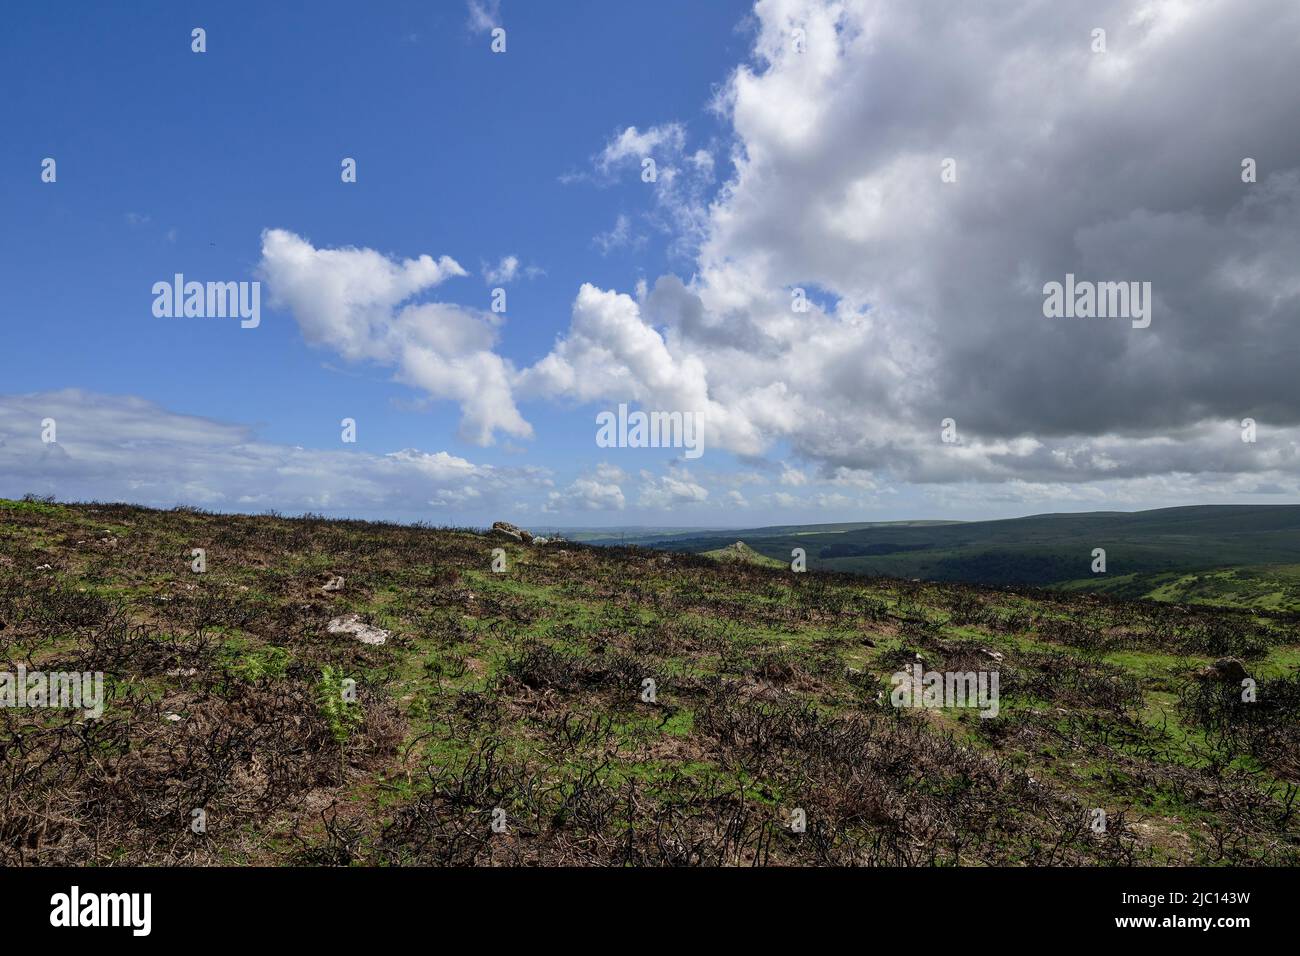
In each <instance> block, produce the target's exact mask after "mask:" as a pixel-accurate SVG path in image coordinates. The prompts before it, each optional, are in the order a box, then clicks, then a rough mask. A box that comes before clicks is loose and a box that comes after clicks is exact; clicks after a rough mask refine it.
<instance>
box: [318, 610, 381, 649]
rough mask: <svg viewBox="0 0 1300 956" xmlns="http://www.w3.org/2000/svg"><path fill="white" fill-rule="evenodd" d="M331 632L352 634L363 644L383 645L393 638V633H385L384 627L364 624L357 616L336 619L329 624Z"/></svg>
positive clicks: (351, 615)
mask: <svg viewBox="0 0 1300 956" xmlns="http://www.w3.org/2000/svg"><path fill="white" fill-rule="evenodd" d="M329 632H330V633H331V634H352V635H353V636H355V637H356V639H357V640H358V641H360V642H361V643H362V644H383V643H384V642H385V641H387V640H388V638H389V637H391V636H392V634H391V632H389V631H385V630H384V629H383V628H382V627H375V626H374V625H371V624H365V623H363V622H362V621H361V618H360V617H359V616H358V615H356V614H349V615H347V616H346V617H336V618H334V620H332V621H330V622H329Z"/></svg>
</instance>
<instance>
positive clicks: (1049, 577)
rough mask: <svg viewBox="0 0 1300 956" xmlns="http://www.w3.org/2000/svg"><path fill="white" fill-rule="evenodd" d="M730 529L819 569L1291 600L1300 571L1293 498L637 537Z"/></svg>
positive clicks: (720, 539) (701, 538)
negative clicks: (1098, 553) (1096, 554)
mask: <svg viewBox="0 0 1300 956" xmlns="http://www.w3.org/2000/svg"><path fill="white" fill-rule="evenodd" d="M737 539H742V540H743V541H744V542H745V543H746V545H747V546H748V547H750V548H752V549H753V550H754V551H756V552H757V553H758V554H761V555H764V556H766V557H768V558H771V559H773V560H775V561H780V562H782V563H785V564H788V563H789V562H790V557H791V552H792V551H793V549H795V548H803V549H804V551H805V552H806V554H807V559H808V566H809V567H810V568H819V569H822V570H834V571H849V572H854V573H859V574H879V575H888V576H891V577H905V578H921V579H924V580H932V581H962V582H968V583H973V584H984V585H1035V586H1040V587H1063V588H1069V589H1071V590H1094V591H1102V592H1107V593H1111V594H1115V595H1116V596H1122V597H1128V598H1152V599H1156V600H1182V599H1189V600H1194V601H1199V602H1201V603H1224V604H1242V605H1244V606H1256V607H1274V608H1282V609H1300V573H1298V572H1297V568H1296V567H1293V566H1300V505H1194V506H1189V507H1182V508H1160V509H1156V510H1152V511H1138V512H1120V511H1099V512H1085V513H1080V514H1044V515H1033V516H1030V517H1025V518H1012V519H1006V520H1000V521H966V522H888V523H872V524H862V525H807V526H797V525H796V526H784V527H772V528H754V529H748V530H742V531H727V532H717V533H712V532H710V533H703V534H701V533H695V534H692V535H689V536H680V537H661V538H657V539H655V540H653V541H647V542H645V543H646V544H647V545H648V546H651V547H658V548H665V549H672V550H688V551H697V552H701V553H711V552H715V551H717V550H718V549H720V548H724V547H726V546H727V545H729V544H731V543H732V542H734V541H735V540H737ZM1096 548H1101V549H1104V550H1105V552H1106V573H1105V574H1094V573H1093V572H1092V562H1093V550H1094V549H1096ZM1247 569H1249V573H1247ZM1229 570H1231V571H1233V572H1234V573H1233V574H1231V575H1228V574H1226V573H1221V574H1219V575H1217V576H1216V577H1214V578H1212V579H1211V578H1207V577H1206V576H1205V574H1204V572H1209V571H1221V572H1227V571H1229ZM1189 574H1191V575H1193V576H1192V577H1191V578H1188V577H1187V575H1189Z"/></svg>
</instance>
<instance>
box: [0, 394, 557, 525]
mask: <svg viewBox="0 0 1300 956" xmlns="http://www.w3.org/2000/svg"><path fill="white" fill-rule="evenodd" d="M46 418H52V419H54V421H55V423H56V429H57V432H56V437H57V444H54V445H47V444H44V443H42V441H41V431H42V425H41V422H42V420H44V419H46ZM551 484H552V483H551V479H550V477H549V472H547V471H546V470H545V469H541V468H500V467H497V466H492V465H482V464H475V463H473V462H470V461H468V460H466V459H464V458H461V457H458V456H456V455H451V454H449V453H447V452H445V451H439V452H433V453H430V452H423V451H420V450H418V449H414V448H406V449H402V450H399V451H395V452H391V453H388V454H373V453H369V452H363V451H359V450H355V449H346V450H345V449H343V448H340V449H339V450H320V449H307V448H301V447H297V446H289V445H277V444H274V443H270V442H264V441H260V440H258V439H257V438H256V436H255V435H254V434H253V432H252V430H251V429H249V428H247V427H245V426H242V425H235V424H230V423H225V422H218V421H214V420H212V419H207V418H201V417H198V416H194V415H184V414H179V413H176V412H172V411H169V410H167V409H165V408H162V407H161V406H159V405H156V404H154V403H152V402H149V401H146V400H144V399H141V398H137V397H132V396H116V395H101V394H94V393H89V392H82V391H78V390H73V389H68V390H64V391H58V392H41V393H33V394H26V395H0V495H4V496H10V497H12V496H18V495H22V494H26V493H28V492H31V493H36V494H53V495H55V496H56V497H58V498H60V499H64V500H92V499H93V500H100V501H132V502H136V503H140V504H145V505H153V506H159V507H171V506H173V505H177V504H189V505H198V506H202V507H206V508H211V509H216V510H251V509H255V508H259V507H260V508H275V509H279V510H284V511H321V512H331V511H332V512H341V513H346V514H394V513H400V514H405V515H408V516H411V517H415V516H419V515H420V514H423V513H427V512H428V511H429V510H430V509H431V508H433V509H439V508H455V509H457V516H458V517H460V516H461V515H463V514H464V511H463V509H464V508H465V507H466V506H468V505H475V506H477V507H478V508H479V510H480V511H482V512H483V514H484V516H485V517H486V515H487V514H489V513H490V511H491V510H492V509H495V508H498V507H505V504H506V502H508V501H510V500H512V499H514V498H516V497H518V496H520V495H526V494H530V493H531V494H542V493H545V492H546V491H547V490H548V489H549V488H550V487H551Z"/></svg>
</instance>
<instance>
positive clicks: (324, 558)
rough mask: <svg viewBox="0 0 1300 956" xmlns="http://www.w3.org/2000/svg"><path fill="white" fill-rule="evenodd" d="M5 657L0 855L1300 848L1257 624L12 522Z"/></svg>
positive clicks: (1027, 856)
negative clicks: (23, 687)
mask: <svg viewBox="0 0 1300 956" xmlns="http://www.w3.org/2000/svg"><path fill="white" fill-rule="evenodd" d="M961 527H965V526H959V529H960V528H961ZM959 529H957V530H959ZM945 532H946V529H945V528H944V527H934V528H927V529H916V530H915V532H909V533H925V534H942V533H945ZM849 533H850V534H852V533H855V532H849ZM1216 533H1218V532H1217V531H1216ZM734 541H735V538H734V537H733V538H732V539H730V540H729V541H727V542H726V544H731V543H734ZM745 541H746V542H747V543H751V544H752V543H753V542H750V541H749V539H748V538H746V539H745ZM195 549H201V550H202V552H203V555H202V558H203V561H204V570H203V571H202V572H201V573H200V572H197V571H195V570H193V568H194V562H195V561H196V560H197V558H196V556H195V554H194V552H195ZM496 549H500V551H499V552H497V553H496V554H495V555H494V551H495V550H496ZM811 553H812V552H811V551H810V555H811ZM502 557H504V560H505V565H504V569H503V570H500V571H494V570H493V563H494V560H496V561H497V562H498V567H500V566H501V565H500V563H499V561H500V559H501V558H502ZM340 579H341V580H340ZM1223 657H1231V658H1234V659H1236V660H1235V661H1232V662H1226V663H1224V664H1222V665H1218V666H1217V667H1214V668H1208V669H1207V666H1208V665H1210V664H1212V663H1213V662H1214V661H1215V659H1216V658H1223ZM0 658H3V659H4V661H6V662H7V663H6V664H3V665H0V668H4V667H7V668H8V669H9V670H10V671H13V670H15V669H16V668H18V667H19V666H20V665H21V666H22V667H24V668H25V669H26V671H27V672H29V673H30V672H33V671H38V670H40V671H44V672H102V674H103V679H104V686H105V688H106V691H107V700H106V702H105V707H104V711H103V714H102V716H100V717H98V718H97V719H89V718H86V717H84V716H83V715H82V714H81V712H80V711H72V710H62V709H53V708H48V707H43V708H34V707H27V708H22V707H12V706H7V707H0V773H3V775H4V780H5V781H6V783H5V788H6V789H5V799H4V800H3V801H0V865H7V866H16V865H20V864H41V865H55V864H78V865H112V864H126V863H150V864H164V865H169V864H187V865H194V864H214V865H225V864H242V863H258V864H290V863H306V864H322V865H324V864H330V865H335V864H384V865H395V864H416V863H421V864H438V865H442V864H458V865H500V864H543V865H554V864H610V865H667V864H692V865H694V864H724V865H733V864H752V863H757V864H790V865H826V864H849V863H854V864H886V865H937V864H955V863H961V864H970V865H993V864H1039V865H1061V864H1066V865H1110V864H1129V863H1140V862H1150V863H1157V864H1171V865H1180V864H1225V863H1228V864H1253V863H1269V864H1292V865H1293V864H1296V863H1297V862H1300V815H1297V814H1296V813H1295V812H1294V809H1295V807H1294V801H1295V799H1296V795H1297V790H1298V788H1300V673H1298V668H1300V638H1297V634H1296V629H1295V620H1294V619H1293V618H1290V617H1287V616H1283V615H1277V614H1268V613H1248V612H1240V611H1226V610H1216V609H1207V608H1195V607H1185V606H1174V605H1156V604H1137V603H1125V602H1122V601H1115V600H1112V599H1109V598H1106V597H1102V596H1097V595H1091V594H1066V593H1048V592H1037V591H1031V590H1012V589H1002V590H991V589H980V588H975V587H968V586H962V585H955V584H945V583H937V584H936V583H923V582H911V581H906V580H895V579H883V578H864V577H860V576H852V575H839V574H828V573H818V572H810V573H806V574H794V573H792V572H790V571H789V570H788V568H786V567H785V566H782V567H779V568H778V567H763V566H759V565H758V564H755V563H752V562H750V561H746V560H738V561H717V560H713V559H710V558H706V557H703V556H699V555H692V554H681V553H667V552H661V551H652V550H645V549H640V548H610V547H607V548H601V547H591V546H587V545H583V544H577V543H571V542H559V543H547V544H540V545H538V544H525V543H524V542H523V541H521V540H516V539H515V538H514V537H510V536H508V535H506V534H502V533H495V534H488V533H482V532H478V531H473V530H465V529H435V528H428V527H418V526H399V525H385V524H370V523H362V522H337V521H326V520H323V519H317V518H312V517H306V518H295V519H290V518H282V517H277V516H273V515H264V516H239V515H234V516H230V515H222V516H218V515H211V514H206V513H202V512H198V511H193V510H174V511H152V510H146V509H141V508H135V507H128V506H122V505H98V504H92V505H63V504H57V503H54V502H50V501H38V500H25V501H22V502H14V501H0ZM1238 662H1240V663H1238ZM914 664H921V665H922V666H923V668H924V670H926V671H935V672H955V671H962V672H965V671H970V672H972V673H974V672H978V673H980V674H985V675H990V674H997V675H998V677H999V680H1000V697H999V698H998V699H997V707H996V715H995V716H988V717H981V716H980V715H979V713H978V712H977V711H976V710H975V709H973V708H971V707H958V706H951V707H942V708H940V707H900V706H895V702H894V701H893V700H892V697H893V695H892V694H891V684H890V677H891V675H892V674H894V673H896V672H898V671H900V670H901V669H902V668H907V667H911V666H912V665H914ZM1237 667H1241V668H1243V669H1244V672H1245V673H1247V674H1248V675H1249V678H1250V679H1252V680H1254V681H1255V682H1256V684H1257V690H1258V697H1257V700H1255V701H1253V702H1243V701H1242V700H1241V691H1240V688H1239V686H1238V683H1239V682H1238V681H1237V677H1238V676H1239V675H1238V674H1237V672H1236V670H1235V668H1237ZM1198 672H1199V673H1198ZM352 682H355V684H353V683H352ZM1098 811H1103V812H1104V815H1103V816H1099V815H1098ZM199 820H202V821H203V826H202V828H201V829H196V826H197V821H199ZM1099 820H1100V821H1102V824H1103V825H1102V826H1100V827H1099V826H1098V825H1097V823H1098V821H1099ZM799 821H802V823H800V822H799Z"/></svg>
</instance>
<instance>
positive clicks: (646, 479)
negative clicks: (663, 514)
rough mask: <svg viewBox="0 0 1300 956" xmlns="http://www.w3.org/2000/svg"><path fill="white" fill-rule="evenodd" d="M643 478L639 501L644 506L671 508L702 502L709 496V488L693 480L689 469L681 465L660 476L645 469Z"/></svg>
mask: <svg viewBox="0 0 1300 956" xmlns="http://www.w3.org/2000/svg"><path fill="white" fill-rule="evenodd" d="M641 479H642V480H641V488H640V498H639V503H640V505H641V506H642V507H643V508H652V509H658V510H669V509H672V508H676V507H679V506H683V505H694V504H700V503H701V502H704V501H706V500H708V497H709V492H708V489H706V488H705V487H704V486H703V485H700V484H698V483H697V482H695V481H694V480H692V478H691V476H690V474H689V473H688V472H687V470H686V469H685V468H682V467H680V466H678V467H673V468H670V469H669V470H668V473H667V474H664V475H659V476H658V477H656V476H654V475H652V474H651V473H650V472H648V471H644V470H643V471H642V472H641Z"/></svg>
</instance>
